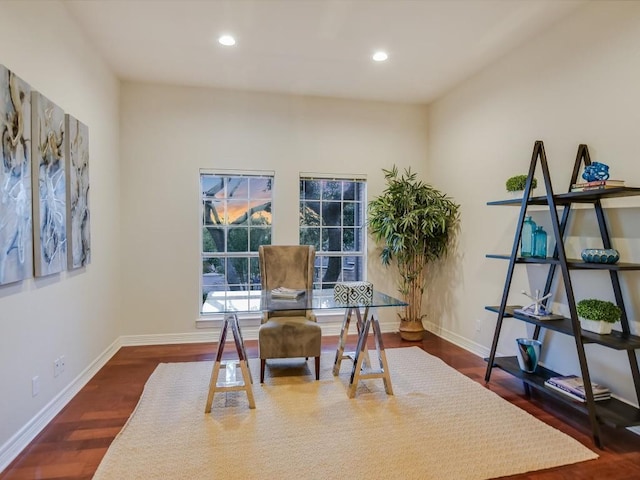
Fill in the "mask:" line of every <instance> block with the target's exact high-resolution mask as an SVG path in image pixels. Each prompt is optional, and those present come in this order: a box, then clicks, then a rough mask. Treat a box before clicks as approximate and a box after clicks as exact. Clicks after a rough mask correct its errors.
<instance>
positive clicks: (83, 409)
mask: <svg viewBox="0 0 640 480" xmlns="http://www.w3.org/2000/svg"><path fill="white" fill-rule="evenodd" d="M383 339H384V343H385V346H386V347H387V348H396V347H408V346H412V345H416V346H419V347H421V348H422V349H424V350H425V351H427V352H429V353H430V354H432V355H435V356H437V357H439V358H441V359H442V360H443V361H444V362H445V363H447V364H448V365H450V366H451V367H453V368H455V369H456V370H458V371H460V372H461V373H462V374H464V375H466V376H467V377H469V378H471V379H472V380H474V381H476V382H478V383H480V384H482V385H484V370H485V366H486V364H485V362H484V361H483V360H482V359H481V358H479V357H477V356H476V355H473V354H471V353H469V352H467V351H466V350H464V349H462V348H459V347H457V346H455V345H453V344H451V343H449V342H447V341H445V340H442V339H441V338H439V337H436V336H435V335H431V334H428V335H427V336H426V337H425V339H424V340H423V341H421V342H405V341H403V340H401V339H400V338H399V336H398V335H396V334H384V335H383ZM336 344H337V337H325V338H323V351H324V352H335V348H336ZM215 348H216V345H215V344H214V343H198V344H181V345H152V346H140V347H123V348H121V349H120V350H119V351H118V352H117V353H116V354H115V355H114V356H113V357H112V358H111V359H110V360H109V362H107V364H106V365H105V366H104V367H103V368H102V369H101V370H100V371H99V372H98V373H97V374H96V375H95V376H94V378H92V379H91V380H90V381H89V383H87V385H86V386H85V387H84V388H83V389H82V390H81V391H80V392H79V393H78V395H76V396H75V397H74V398H73V399H72V400H71V402H69V404H68V405H67V406H66V407H65V408H64V409H63V410H62V411H61V412H60V413H59V414H58V415H57V416H56V417H55V418H54V419H53V420H52V421H51V423H50V424H49V425H48V426H47V427H46V428H45V429H44V430H43V431H42V432H41V433H40V434H39V435H38V436H37V437H36V438H35V439H34V440H33V442H31V444H30V445H29V446H28V447H27V448H26V449H25V450H24V451H23V452H22V453H21V454H20V455H19V456H18V457H17V458H16V459H15V460H14V461H13V462H12V464H11V465H9V467H8V468H7V469H6V470H5V471H4V472H3V473H1V474H0V479H2V480H9V479H11V480H26V479H29V480H31V479H61V478H64V479H73V480H80V479H90V478H91V477H92V476H93V474H94V473H95V470H96V469H97V467H98V465H99V463H100V461H101V460H102V457H103V456H104V454H105V453H106V451H107V449H108V447H109V445H110V444H111V442H112V441H113V439H114V438H115V436H116V435H117V434H118V432H119V431H120V429H121V428H122V427H123V426H124V424H125V423H126V421H127V419H128V418H129V416H130V415H131V413H132V412H133V410H134V408H135V407H136V405H137V403H138V400H139V398H140V395H141V393H142V390H143V388H144V384H145V383H146V381H147V379H148V378H149V376H150V375H151V373H152V372H153V371H154V369H155V368H156V367H157V365H158V364H159V363H171V362H194V361H203V360H212V359H213V354H214V351H215ZM354 348H355V337H350V338H349V345H348V346H347V349H354ZM229 352H230V353H229V354H228V355H233V352H232V349H229ZM225 353H226V352H225ZM257 353H258V351H257V342H255V341H248V342H247V355H248V356H249V357H256V356H257ZM486 388H488V389H490V390H491V391H493V392H495V393H496V394H498V395H500V396H501V397H503V398H505V399H506V400H508V401H509V402H511V403H513V404H514V405H516V406H518V407H519V408H522V409H523V410H525V411H527V412H529V413H530V414H531V415H533V416H535V417H536V418H539V419H540V420H542V421H543V422H545V423H547V424H549V425H551V426H553V427H554V428H557V429H558V430H560V431H562V432H564V433H566V434H567V435H570V436H571V437H573V438H575V439H576V440H578V441H579V442H581V443H583V444H584V445H586V446H587V447H589V448H591V449H593V450H595V451H596V452H597V453H598V454H599V455H600V458H599V459H598V460H595V461H590V462H583V463H579V464H576V465H567V466H564V467H558V468H552V469H549V470H544V471H539V472H532V473H527V474H523V475H515V476H511V477H504V479H509V480H569V479H570V480H595V479H607V480H627V479H629V480H630V479H635V480H637V479H640V437H639V436H637V435H634V434H633V433H631V432H629V431H626V430H624V429H617V430H614V429H610V428H608V427H603V439H604V443H605V449H604V450H598V449H596V447H595V446H594V445H593V443H592V440H591V431H590V427H589V422H588V419H587V417H586V416H584V415H581V414H578V413H576V411H575V410H572V409H570V408H568V407H566V406H564V405H561V404H559V403H557V402H553V401H552V400H551V399H549V398H547V397H546V396H544V395H543V394H540V393H534V394H533V395H532V396H531V397H530V398H529V397H527V396H526V395H525V394H524V390H523V388H522V384H521V383H520V382H519V381H517V380H516V379H515V378H514V377H512V376H511V375H508V374H506V373H504V372H502V371H500V370H497V369H496V370H494V372H493V374H492V377H491V382H490V383H489V384H487V385H486ZM399 468H400V467H399ZM398 475H399V478H400V477H401V471H400V470H399V472H398ZM504 479H503V480H504Z"/></svg>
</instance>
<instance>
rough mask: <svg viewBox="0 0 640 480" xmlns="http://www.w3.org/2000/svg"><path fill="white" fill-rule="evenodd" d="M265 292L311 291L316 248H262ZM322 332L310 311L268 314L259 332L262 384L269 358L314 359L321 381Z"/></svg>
mask: <svg viewBox="0 0 640 480" xmlns="http://www.w3.org/2000/svg"><path fill="white" fill-rule="evenodd" d="M258 256H259V259H260V277H261V279H262V289H263V290H273V289H274V288H278V287H287V288H295V289H304V290H312V289H313V264H314V261H315V257H316V251H315V248H314V247H312V246H309V245H290V246H289V245H263V246H261V247H260V248H259V250H258ZM321 340H322V331H321V329H320V326H319V325H318V324H317V323H316V318H315V315H313V312H312V311H311V310H281V311H275V312H265V313H264V314H263V318H262V324H261V325H260V329H259V331H258V346H259V350H260V383H264V370H265V366H266V362H267V359H269V358H296V357H305V358H306V359H308V358H309V357H315V368H316V380H319V379H320V351H321Z"/></svg>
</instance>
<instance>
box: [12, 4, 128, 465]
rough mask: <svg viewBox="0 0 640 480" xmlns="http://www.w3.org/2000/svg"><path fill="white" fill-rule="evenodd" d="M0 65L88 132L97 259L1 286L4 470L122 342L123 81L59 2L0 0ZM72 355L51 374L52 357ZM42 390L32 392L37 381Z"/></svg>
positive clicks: (92, 218)
mask: <svg viewBox="0 0 640 480" xmlns="http://www.w3.org/2000/svg"><path fill="white" fill-rule="evenodd" d="M0 63H2V64H3V65H5V66H6V67H7V68H9V69H10V70H13V71H14V72H15V73H16V74H17V75H18V76H20V77H21V78H22V79H24V80H25V81H27V82H28V83H29V84H30V85H31V87H32V88H33V89H35V90H38V91H40V92H41V93H43V94H44V95H45V96H47V97H48V98H49V99H51V100H52V101H54V102H55V103H57V104H58V105H59V106H60V107H62V108H63V109H64V110H65V111H66V112H68V113H71V114H72V115H74V116H75V117H76V118H78V119H80V120H81V121H83V122H84V123H85V124H87V125H88V126H89V138H90V140H89V143H90V181H91V193H90V202H91V234H92V249H93V256H92V263H91V265H89V266H88V267H87V268H86V269H79V270H75V271H73V272H64V273H62V274H60V275H52V276H49V277H46V278H42V279H37V280H34V279H30V280H27V281H24V282H21V283H17V284H12V285H9V286H3V287H0V385H1V387H0V392H1V393H0V470H1V469H2V458H3V456H2V453H3V450H4V453H6V450H7V449H10V447H11V444H12V442H14V443H15V442H17V443H19V442H20V441H19V439H17V437H19V436H20V435H21V434H25V429H27V428H28V426H29V422H31V421H32V420H33V419H34V418H35V417H36V416H37V413H38V412H39V411H41V409H43V408H44V407H45V406H46V405H47V404H48V403H49V402H52V401H53V400H54V399H55V398H56V397H57V396H59V395H60V394H61V392H63V391H64V389H65V388H67V387H69V386H70V385H71V384H72V382H73V380H74V379H75V378H76V377H77V376H78V375H79V374H80V373H81V372H82V371H83V370H85V369H86V368H87V367H88V366H89V365H90V364H91V362H93V361H95V360H96V358H98V356H99V355H100V354H101V353H102V352H103V351H104V350H105V349H106V348H107V347H108V346H109V345H110V344H112V343H113V342H114V341H115V340H116V339H117V336H118V317H119V314H120V309H119V302H118V298H119V290H118V283H117V281H118V277H117V275H118V272H119V259H120V251H119V235H120V232H119V230H120V229H119V223H118V222H119V215H118V209H119V200H118V191H119V178H118V175H119V163H118V156H119V151H118V142H119V138H118V135H119V132H118V95H119V93H118V88H119V86H118V82H117V80H116V78H115V77H114V76H113V74H112V73H111V72H110V70H109V69H108V68H107V67H106V65H105V64H104V63H103V61H102V60H100V58H99V57H98V56H97V55H96V52H95V51H93V50H92V49H91V47H90V46H89V45H88V44H87V42H86V40H85V39H84V38H83V37H82V35H81V33H80V32H79V30H78V28H77V27H76V25H75V24H74V23H73V22H72V20H71V19H70V17H69V16H68V14H67V12H66V9H65V8H64V7H63V6H62V5H61V4H59V3H58V2H37V3H35V2H0ZM60 355H64V356H65V357H66V369H65V372H64V373H63V374H62V375H60V376H58V377H57V378H54V376H53V360H54V359H55V358H56V357H59V356H60ZM36 375H37V376H39V377H40V394H39V395H38V396H36V397H32V395H31V378H32V377H33V376H36Z"/></svg>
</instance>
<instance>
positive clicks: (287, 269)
mask: <svg viewBox="0 0 640 480" xmlns="http://www.w3.org/2000/svg"><path fill="white" fill-rule="evenodd" d="M258 257H259V260H260V279H261V282H262V289H263V290H273V289H274V288H278V287H287V288H296V289H301V290H302V289H304V290H311V289H313V267H314V262H315V259H316V249H315V247H313V246H311V245H261V246H260V248H259V249H258ZM274 314H275V315H276V316H279V317H281V316H299V315H306V312H305V311H302V312H301V311H299V310H289V311H280V312H270V313H269V314H268V315H267V318H268V317H272V316H274Z"/></svg>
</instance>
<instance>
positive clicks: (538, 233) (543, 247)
mask: <svg viewBox="0 0 640 480" xmlns="http://www.w3.org/2000/svg"><path fill="white" fill-rule="evenodd" d="M533 256H534V257H536V258H546V257H547V232H545V231H544V229H543V228H542V226H538V227H537V228H536V229H535V230H534V231H533Z"/></svg>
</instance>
